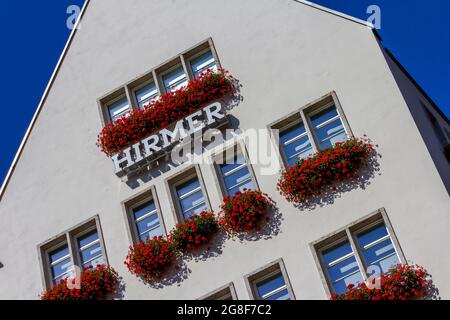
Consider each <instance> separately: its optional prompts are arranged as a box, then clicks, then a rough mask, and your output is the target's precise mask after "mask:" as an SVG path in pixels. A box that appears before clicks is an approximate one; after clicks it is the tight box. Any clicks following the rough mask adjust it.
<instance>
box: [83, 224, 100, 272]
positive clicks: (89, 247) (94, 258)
mask: <svg viewBox="0 0 450 320" xmlns="http://www.w3.org/2000/svg"><path fill="white" fill-rule="evenodd" d="M78 248H79V252H80V258H81V265H82V267H83V268H85V267H89V266H93V267H96V266H98V265H102V264H105V259H104V257H103V252H102V247H101V244H100V239H99V237H98V232H97V230H92V231H90V232H88V233H87V234H85V235H83V236H81V237H79V238H78Z"/></svg>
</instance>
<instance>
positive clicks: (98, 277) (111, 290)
mask: <svg viewBox="0 0 450 320" xmlns="http://www.w3.org/2000/svg"><path fill="white" fill-rule="evenodd" d="M77 280H79V284H78V285H77V283H76V282H77ZM119 282H120V281H119V276H118V274H117V272H116V271H115V270H114V269H113V268H112V267H110V266H103V265H102V266H97V267H95V268H92V267H89V268H86V269H85V270H84V271H83V272H82V274H81V277H80V279H64V280H61V282H60V283H58V284H56V285H54V286H53V287H52V288H50V289H48V290H46V291H45V292H44V293H43V294H42V295H41V299H42V300H51V301H53V300H104V299H107V298H108V297H111V295H114V294H116V293H118V290H119Z"/></svg>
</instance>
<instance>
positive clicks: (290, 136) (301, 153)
mask: <svg viewBox="0 0 450 320" xmlns="http://www.w3.org/2000/svg"><path fill="white" fill-rule="evenodd" d="M280 144H281V147H282V149H283V152H284V155H285V157H286V160H287V162H288V165H289V166H292V165H294V164H295V163H297V162H298V160H300V159H306V158H308V157H309V156H310V155H312V154H313V153H314V151H313V148H312V145H311V142H310V141H309V138H308V135H307V133H306V129H305V126H304V125H303V123H301V122H300V123H297V124H294V125H292V126H291V127H289V128H288V129H286V130H283V131H281V133H280Z"/></svg>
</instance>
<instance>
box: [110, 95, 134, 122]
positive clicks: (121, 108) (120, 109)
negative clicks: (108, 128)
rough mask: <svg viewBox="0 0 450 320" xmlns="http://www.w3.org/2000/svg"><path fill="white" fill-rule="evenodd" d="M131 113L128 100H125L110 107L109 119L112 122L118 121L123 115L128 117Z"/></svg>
mask: <svg viewBox="0 0 450 320" xmlns="http://www.w3.org/2000/svg"><path fill="white" fill-rule="evenodd" d="M129 111H130V105H129V104H128V100H127V99H126V98H123V99H121V100H119V101H117V102H114V103H112V104H110V105H109V106H108V112H109V118H110V119H111V121H112V122H114V121H116V120H117V119H119V118H120V117H122V116H123V115H126V114H127V113H128V112H129Z"/></svg>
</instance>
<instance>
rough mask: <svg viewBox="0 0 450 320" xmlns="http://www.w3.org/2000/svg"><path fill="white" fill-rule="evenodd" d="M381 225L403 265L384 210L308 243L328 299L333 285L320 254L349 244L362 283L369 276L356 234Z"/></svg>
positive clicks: (402, 255) (394, 235)
mask: <svg viewBox="0 0 450 320" xmlns="http://www.w3.org/2000/svg"><path fill="white" fill-rule="evenodd" d="M382 223H383V224H384V225H385V226H386V229H387V231H388V234H389V236H390V239H391V242H392V244H393V246H394V249H395V252H396V253H397V257H398V258H399V261H400V263H405V262H406V261H407V260H406V257H405V255H404V253H403V250H402V247H401V246H400V243H399V241H398V238H397V236H396V234H395V232H394V229H393V227H392V224H391V222H390V220H389V217H388V215H387V213H386V210H385V208H381V209H378V210H376V211H374V212H372V213H370V214H369V215H366V216H364V217H362V218H360V219H358V220H356V221H353V222H351V223H349V224H347V225H346V226H344V227H343V228H340V229H338V230H337V231H335V232H332V233H330V234H328V235H326V236H324V237H322V238H320V239H318V240H317V241H314V242H312V243H310V249H311V252H312V255H313V258H314V261H315V263H316V266H317V269H318V271H319V275H320V278H321V280H322V284H323V287H324V289H325V293H326V294H327V296H329V297H330V296H332V295H333V294H334V293H335V291H334V287H333V284H332V282H331V280H330V278H329V276H328V273H327V266H326V264H325V262H324V261H323V258H322V252H323V251H326V250H328V249H330V248H332V247H334V246H337V245H339V244H340V243H343V242H349V243H350V246H351V248H352V251H353V255H354V256H355V259H356V262H357V263H358V268H359V271H360V273H361V275H362V278H363V281H366V280H367V279H368V278H369V277H370V275H368V274H367V272H366V270H367V265H366V263H365V259H364V256H363V252H362V251H361V250H360V248H359V245H358V241H357V239H356V237H357V235H358V234H361V233H363V232H364V231H367V230H369V229H370V228H372V227H374V226H377V225H379V224H382Z"/></svg>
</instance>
